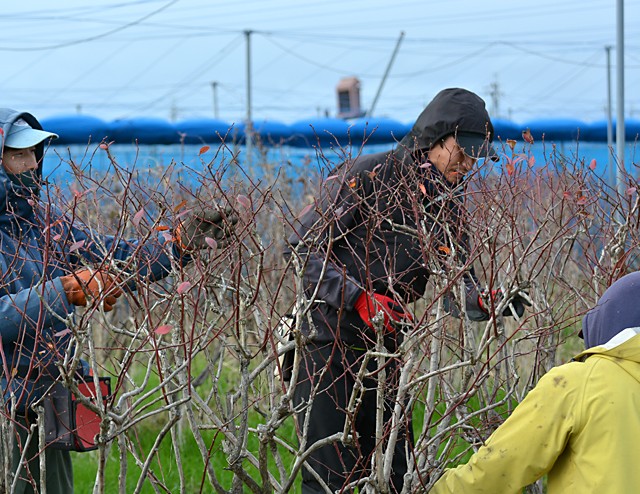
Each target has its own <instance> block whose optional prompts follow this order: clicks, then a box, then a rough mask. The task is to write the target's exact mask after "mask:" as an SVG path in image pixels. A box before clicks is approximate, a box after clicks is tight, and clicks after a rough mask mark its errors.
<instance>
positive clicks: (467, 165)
mask: <svg viewBox="0 0 640 494" xmlns="http://www.w3.org/2000/svg"><path fill="white" fill-rule="evenodd" d="M428 159H429V161H430V162H431V164H432V165H433V166H435V167H436V168H437V169H438V170H439V171H440V173H442V175H443V176H444V178H445V179H446V180H447V182H449V183H451V184H456V183H458V182H459V181H460V180H462V179H463V178H464V176H465V175H466V174H467V173H469V171H470V170H471V169H472V168H473V167H474V165H475V164H476V162H477V161H478V160H477V159H475V158H472V157H471V156H469V155H468V154H465V153H464V151H463V150H462V148H461V147H460V146H459V144H458V142H457V141H456V138H455V137H454V136H449V137H447V138H446V139H445V140H444V141H443V143H442V146H440V145H435V146H433V147H432V148H431V149H430V150H429V154H428Z"/></svg>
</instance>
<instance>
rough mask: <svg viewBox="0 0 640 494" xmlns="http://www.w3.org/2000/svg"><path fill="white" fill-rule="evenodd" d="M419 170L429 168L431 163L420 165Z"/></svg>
mask: <svg viewBox="0 0 640 494" xmlns="http://www.w3.org/2000/svg"><path fill="white" fill-rule="evenodd" d="M420 168H431V163H429V162H428V161H427V162H426V163H422V164H421V165H420Z"/></svg>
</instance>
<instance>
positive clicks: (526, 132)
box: [522, 129, 533, 144]
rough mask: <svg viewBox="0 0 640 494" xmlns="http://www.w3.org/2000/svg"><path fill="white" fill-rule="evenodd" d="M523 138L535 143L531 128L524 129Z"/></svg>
mask: <svg viewBox="0 0 640 494" xmlns="http://www.w3.org/2000/svg"><path fill="white" fill-rule="evenodd" d="M522 138H523V139H524V140H525V142H528V143H529V144H533V136H532V135H531V131H530V130H529V129H526V130H523V131H522Z"/></svg>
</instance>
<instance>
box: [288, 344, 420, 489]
mask: <svg viewBox="0 0 640 494" xmlns="http://www.w3.org/2000/svg"><path fill="white" fill-rule="evenodd" d="M363 356H364V351H360V350H355V349H352V348H348V347H346V346H344V345H343V344H341V343H340V342H336V343H331V344H328V345H323V346H317V345H308V346H307V347H306V351H305V355H304V358H303V360H302V363H301V368H300V374H299V378H298V382H297V385H296V389H295V392H294V401H295V404H296V406H299V405H300V404H302V403H309V401H310V397H311V394H312V392H313V391H314V390H315V392H316V394H315V396H313V397H312V406H311V407H310V408H306V409H305V410H304V411H303V412H301V413H300V414H299V415H298V417H297V419H298V421H297V422H298V431H299V433H302V432H303V427H304V420H305V418H306V415H307V414H310V416H309V429H308V434H307V443H306V444H307V447H308V446H310V445H312V444H313V443H314V442H316V441H317V440H319V439H323V438H326V437H328V436H330V435H332V434H335V433H336V432H342V431H343V429H344V425H345V418H346V413H347V407H348V403H349V399H350V397H351V394H352V391H353V389H354V385H355V377H356V376H357V374H358V371H359V369H360V367H361V365H362V361H363ZM376 368H377V362H376V360H375V359H373V360H372V361H370V362H369V364H368V370H369V372H375V370H376ZM385 369H386V372H387V390H388V391H387V393H388V395H389V396H388V399H385V411H384V423H385V432H387V433H388V428H389V425H390V417H391V412H392V410H393V406H394V404H395V402H394V401H393V397H394V395H395V392H396V387H395V386H394V381H396V380H397V373H398V372H399V368H398V365H397V362H395V361H389V362H388V365H387V366H386V367H385ZM364 386H365V388H366V391H365V393H364V395H362V398H361V401H360V403H359V405H358V406H357V408H356V410H355V413H354V416H353V417H352V421H351V422H352V426H351V431H350V432H351V434H352V435H353V436H354V438H356V439H355V445H354V446H345V445H344V444H343V443H342V442H341V441H339V440H338V441H335V442H333V443H331V444H329V445H326V446H323V447H322V448H320V449H318V450H316V451H314V452H313V453H312V455H311V457H310V459H309V461H308V464H309V466H310V467H311V468H313V470H314V471H315V472H316V473H317V474H318V475H319V476H320V478H321V479H323V480H324V481H325V482H326V483H327V485H328V486H329V487H330V488H331V490H332V491H342V492H347V490H346V489H344V486H345V485H348V484H350V483H352V482H355V481H357V480H359V479H361V478H363V477H366V476H368V475H369V474H370V468H371V459H372V457H373V454H374V451H375V447H376V438H375V432H376V394H377V391H376V388H377V381H376V379H375V378H368V379H365V381H364ZM386 437H387V434H384V438H383V444H384V445H385V446H386V441H384V439H385V438H386ZM407 442H408V444H407ZM412 445H413V435H412V432H411V420H410V418H406V419H405V423H404V424H403V427H402V429H401V431H400V434H399V436H398V441H397V442H396V444H395V454H394V457H393V464H392V473H391V479H390V480H391V484H392V486H391V491H392V492H400V491H401V490H402V484H403V481H404V478H403V477H404V474H405V473H406V469H407V454H406V451H407V449H408V448H407V447H411V446H412ZM321 492H325V491H324V490H323V488H322V487H321V484H319V483H318V481H317V480H316V478H315V477H314V475H313V474H312V473H311V472H309V471H308V470H307V469H303V472H302V493H303V494H314V493H321Z"/></svg>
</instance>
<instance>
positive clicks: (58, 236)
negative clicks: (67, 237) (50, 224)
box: [53, 233, 62, 242]
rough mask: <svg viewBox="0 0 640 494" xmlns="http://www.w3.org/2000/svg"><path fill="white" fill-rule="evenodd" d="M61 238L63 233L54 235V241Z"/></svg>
mask: <svg viewBox="0 0 640 494" xmlns="http://www.w3.org/2000/svg"><path fill="white" fill-rule="evenodd" d="M61 238H62V235H61V234H59V233H58V234H57V235H54V236H53V241H54V242H57V241H58V240H60V239H61Z"/></svg>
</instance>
